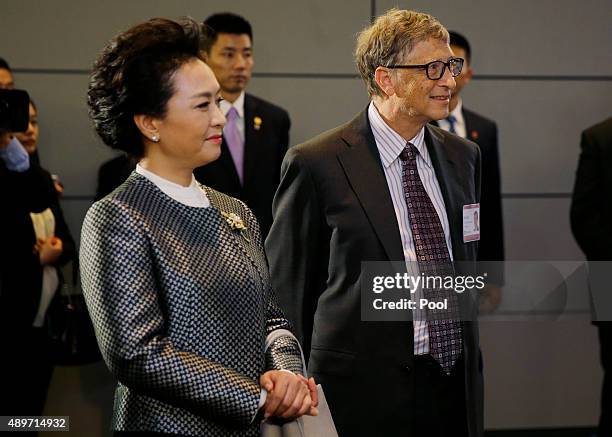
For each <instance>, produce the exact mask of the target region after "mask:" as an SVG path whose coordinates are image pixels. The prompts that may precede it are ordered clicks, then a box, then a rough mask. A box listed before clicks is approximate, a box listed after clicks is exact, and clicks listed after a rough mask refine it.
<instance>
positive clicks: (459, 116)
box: [448, 97, 463, 122]
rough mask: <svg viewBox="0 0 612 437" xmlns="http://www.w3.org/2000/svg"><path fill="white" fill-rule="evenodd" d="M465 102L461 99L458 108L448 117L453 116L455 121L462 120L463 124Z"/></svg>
mask: <svg viewBox="0 0 612 437" xmlns="http://www.w3.org/2000/svg"><path fill="white" fill-rule="evenodd" d="M462 111H463V100H461V97H459V101H458V102H457V106H455V109H453V110H452V111H451V112H450V113H449V114H448V115H453V116H454V117H455V120H460V121H461V122H463V112H462Z"/></svg>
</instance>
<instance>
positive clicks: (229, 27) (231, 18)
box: [204, 12, 253, 52]
mask: <svg viewBox="0 0 612 437" xmlns="http://www.w3.org/2000/svg"><path fill="white" fill-rule="evenodd" d="M204 25H205V26H206V27H207V34H208V37H209V38H208V40H207V41H206V47H205V50H206V51H207V52H210V48H211V47H212V46H213V44H214V43H215V41H217V37H218V34H220V33H231V34H233V35H242V34H247V35H248V36H249V38H250V40H251V43H253V29H252V28H251V23H249V22H248V21H247V20H246V19H244V18H243V17H241V16H240V15H236V14H232V13H231V12H222V13H219V14H213V15H211V16H209V17H208V18H207V19H206V20H204Z"/></svg>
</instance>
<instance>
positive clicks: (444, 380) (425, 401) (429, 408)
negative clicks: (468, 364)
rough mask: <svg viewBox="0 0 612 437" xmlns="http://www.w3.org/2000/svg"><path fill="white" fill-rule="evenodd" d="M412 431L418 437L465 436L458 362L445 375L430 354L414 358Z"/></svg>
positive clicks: (461, 374)
mask: <svg viewBox="0 0 612 437" xmlns="http://www.w3.org/2000/svg"><path fill="white" fill-rule="evenodd" d="M414 371H415V394H414V398H415V399H418V400H419V402H418V407H417V408H416V409H415V417H414V419H415V430H414V434H413V435H415V436H418V437H421V436H423V437H449V436H452V437H467V436H468V430H467V420H466V419H467V416H466V409H465V403H466V400H465V375H464V366H463V360H462V359H459V360H458V361H457V364H456V365H455V367H454V368H453V371H452V372H451V374H450V375H446V374H445V373H444V372H443V371H442V368H441V367H440V365H439V364H438V363H437V362H436V361H435V360H434V359H433V357H432V356H431V355H423V356H416V357H415V359H414Z"/></svg>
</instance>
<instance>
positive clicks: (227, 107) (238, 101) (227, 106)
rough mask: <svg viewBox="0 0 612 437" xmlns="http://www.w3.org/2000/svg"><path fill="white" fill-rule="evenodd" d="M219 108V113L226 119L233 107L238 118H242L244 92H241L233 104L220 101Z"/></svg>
mask: <svg viewBox="0 0 612 437" xmlns="http://www.w3.org/2000/svg"><path fill="white" fill-rule="evenodd" d="M220 107H221V111H222V112H223V115H225V116H226V117H227V113H228V112H229V110H230V108H231V107H234V108H236V111H237V112H238V115H239V116H240V118H244V91H242V92H241V93H240V95H239V96H238V98H237V99H236V100H234V103H230V102H228V101H227V100H221V104H220Z"/></svg>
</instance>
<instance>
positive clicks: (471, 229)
mask: <svg viewBox="0 0 612 437" xmlns="http://www.w3.org/2000/svg"><path fill="white" fill-rule="evenodd" d="M478 240H480V203H471V204H469V205H463V242H464V243H469V242H471V241H478Z"/></svg>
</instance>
